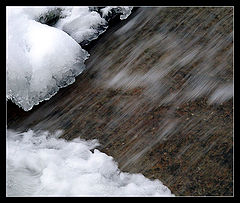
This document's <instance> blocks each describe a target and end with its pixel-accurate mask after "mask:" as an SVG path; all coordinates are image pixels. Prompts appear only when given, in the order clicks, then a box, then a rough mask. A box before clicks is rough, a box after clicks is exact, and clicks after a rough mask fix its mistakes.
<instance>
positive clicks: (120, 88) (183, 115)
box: [7, 7, 233, 196]
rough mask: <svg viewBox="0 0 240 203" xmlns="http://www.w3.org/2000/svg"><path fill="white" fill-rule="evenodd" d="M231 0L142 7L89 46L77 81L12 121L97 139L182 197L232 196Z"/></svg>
mask: <svg viewBox="0 0 240 203" xmlns="http://www.w3.org/2000/svg"><path fill="white" fill-rule="evenodd" d="M232 33H233V9H232V8H231V7H224V8H221V7H215V8H214V7H204V8H200V7H195V8H191V7H186V8H184V7H176V8H175V7H171V8H167V7H162V8H157V7H155V8H139V9H138V10H137V11H136V12H135V13H134V14H133V15H132V16H130V17H129V19H127V20H126V21H123V22H121V23H119V24H118V25H116V26H115V27H112V28H110V29H109V30H108V31H106V33H104V34H103V36H102V37H101V38H100V39H99V40H98V41H97V42H96V43H95V44H94V46H92V47H91V49H90V50H89V52H90V55H91V56H90V58H89V59H88V60H87V61H86V66H87V69H86V70H85V71H84V72H83V74H81V75H80V76H79V77H78V78H77V79H76V82H75V83H74V84H72V85H70V86H68V87H66V88H63V89H62V90H60V91H59V92H58V93H57V94H56V95H55V96H54V97H53V98H51V99H50V100H49V101H45V102H42V103H41V104H40V105H38V106H36V107H34V108H33V109H32V110H31V111H29V112H24V111H23V110H21V109H19V108H18V107H17V106H15V105H14V104H12V103H10V102H8V105H7V125H8V128H11V129H16V130H20V131H24V130H27V129H29V128H31V129H33V130H49V131H56V130H58V129H62V130H64V134H63V135H62V137H63V138H65V139H67V140H71V139H74V138H76V137H80V138H83V139H94V138H96V139H98V140H99V142H100V144H101V146H99V147H98V148H99V149H100V150H101V151H102V152H105V153H106V154H108V155H110V156H113V157H114V159H115V160H116V161H117V162H118V164H119V168H120V169H121V170H123V171H126V172H134V173H142V174H144V175H145V176H146V177H148V178H152V179H156V178H157V179H159V180H161V181H162V182H163V184H164V185H166V186H167V187H168V188H169V189H170V190H171V191H172V193H174V194H175V195H182V196H186V195H187V196H205V195H207V196H231V195H233V99H232V96H233V93H232V91H233V90H232V89H233V61H232V58H233V47H232V46H233V34H232Z"/></svg>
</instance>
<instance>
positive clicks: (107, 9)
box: [101, 6, 133, 20]
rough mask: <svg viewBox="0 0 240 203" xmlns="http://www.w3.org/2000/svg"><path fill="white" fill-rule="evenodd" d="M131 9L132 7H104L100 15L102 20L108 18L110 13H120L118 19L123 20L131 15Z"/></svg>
mask: <svg viewBox="0 0 240 203" xmlns="http://www.w3.org/2000/svg"><path fill="white" fill-rule="evenodd" d="M132 9H133V7H132V6H106V7H105V8H102V9H101V13H102V16H103V17H104V18H106V17H107V16H109V14H111V13H112V12H115V13H121V14H122V15H120V19H121V20H124V19H126V18H127V17H128V16H129V15H130V14H131V11H132Z"/></svg>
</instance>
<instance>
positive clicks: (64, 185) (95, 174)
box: [7, 130, 174, 196]
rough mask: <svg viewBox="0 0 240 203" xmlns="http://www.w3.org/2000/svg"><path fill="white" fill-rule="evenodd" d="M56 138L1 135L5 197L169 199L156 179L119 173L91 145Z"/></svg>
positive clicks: (35, 134) (46, 134)
mask: <svg viewBox="0 0 240 203" xmlns="http://www.w3.org/2000/svg"><path fill="white" fill-rule="evenodd" d="M61 134H62V132H61V131H60V130H59V131H57V132H55V133H53V134H51V133H49V132H47V131H44V132H34V131H32V130H29V131H27V132H24V133H19V132H15V131H12V130H7V196H174V195H173V194H172V193H171V191H170V190H169V189H168V188H167V187H166V186H164V185H163V184H162V182H161V181H159V180H157V179H156V180H149V179H147V178H146V177H144V176H143V175H142V174H130V173H126V172H122V171H120V169H119V168H118V165H117V163H116V162H115V161H114V159H113V157H111V156H108V155H107V154H105V153H102V152H100V151H99V150H97V149H95V148H96V147H97V146H98V145H99V143H98V141H97V140H89V141H85V140H82V139H79V138H77V139H74V140H72V141H66V140H64V139H59V137H60V136H61ZM26 157H27V158H26Z"/></svg>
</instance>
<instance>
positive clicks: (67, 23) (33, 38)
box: [6, 6, 132, 111]
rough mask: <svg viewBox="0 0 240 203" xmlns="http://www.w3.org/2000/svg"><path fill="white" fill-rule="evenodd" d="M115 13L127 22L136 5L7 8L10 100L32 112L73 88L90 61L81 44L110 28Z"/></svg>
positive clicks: (7, 74) (8, 90)
mask: <svg viewBox="0 0 240 203" xmlns="http://www.w3.org/2000/svg"><path fill="white" fill-rule="evenodd" d="M113 10H115V12H116V13H122V15H121V16H120V18H121V19H125V18H126V17H127V16H128V15H129V14H130V13H131V10H132V7H109V8H107V9H105V10H103V11H104V12H103V13H102V10H101V11H100V12H97V11H94V10H91V9H89V7H56V6H51V7H7V67H6V79H7V84H6V85H7V95H6V97H7V99H10V100H12V101H13V102H14V103H16V104H17V105H18V106H19V107H21V108H23V109H24V110H25V111H28V110H31V109H32V107H33V106H34V105H37V104H39V102H41V101H43V100H48V99H50V98H51V97H52V96H53V95H55V94H56V93H57V91H58V90H59V89H60V88H62V87H65V86H67V85H70V84H72V83H73V82H74V81H75V77H76V76H78V75H79V74H80V73H81V72H82V71H83V70H84V69H85V65H84V61H85V60H86V59H87V58H88V57H89V54H88V52H87V51H85V50H84V49H82V47H81V44H83V45H85V44H88V43H89V42H90V41H91V40H93V39H96V38H97V37H98V36H99V35H100V34H102V33H103V32H104V31H105V30H106V29H107V23H108V22H107V20H106V19H105V17H106V16H107V15H109V14H110V13H111V11H113ZM103 16H104V17H103Z"/></svg>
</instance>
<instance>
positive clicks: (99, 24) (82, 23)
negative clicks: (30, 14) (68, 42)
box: [55, 7, 107, 43]
mask: <svg viewBox="0 0 240 203" xmlns="http://www.w3.org/2000/svg"><path fill="white" fill-rule="evenodd" d="M62 13H63V15H64V16H65V17H64V18H61V19H60V20H59V21H58V22H57V24H56V25H55V27H57V28H58V29H61V30H63V31H64V32H66V33H68V34H69V35H70V36H71V37H72V38H73V39H74V40H76V41H77V42H78V43H81V42H83V41H84V40H86V41H87V42H89V41H91V40H93V39H96V38H97V37H98V36H99V35H100V34H102V33H103V32H104V31H105V30H106V28H107V21H106V20H105V19H104V18H102V17H101V16H100V14H99V13H97V12H95V11H90V10H89V8H88V7H73V8H68V9H65V10H64V11H63V12H62Z"/></svg>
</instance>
